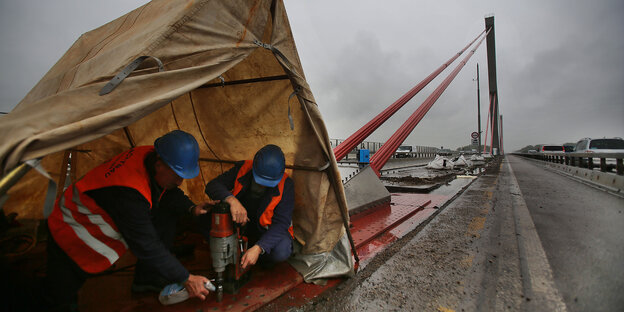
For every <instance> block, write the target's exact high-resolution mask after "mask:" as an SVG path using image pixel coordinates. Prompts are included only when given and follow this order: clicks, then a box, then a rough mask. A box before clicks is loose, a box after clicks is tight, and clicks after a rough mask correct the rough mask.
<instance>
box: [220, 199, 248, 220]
mask: <svg viewBox="0 0 624 312" xmlns="http://www.w3.org/2000/svg"><path fill="white" fill-rule="evenodd" d="M225 201H226V202H227V203H228V204H230V212H231V213H232V220H234V222H236V223H240V224H245V223H247V221H249V218H247V210H246V209H245V207H244V206H243V204H241V202H240V201H238V198H236V196H229V197H228V198H226V199H225Z"/></svg>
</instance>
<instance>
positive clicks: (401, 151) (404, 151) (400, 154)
mask: <svg viewBox="0 0 624 312" xmlns="http://www.w3.org/2000/svg"><path fill="white" fill-rule="evenodd" d="M394 157H395V158H408V157H412V146H411V145H401V146H399V148H397V150H396V152H394Z"/></svg>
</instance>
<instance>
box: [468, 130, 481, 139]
mask: <svg viewBox="0 0 624 312" xmlns="http://www.w3.org/2000/svg"><path fill="white" fill-rule="evenodd" d="M470 137H471V138H473V139H476V138H478V137H479V133H478V132H476V131H475V132H473V133H471V134H470Z"/></svg>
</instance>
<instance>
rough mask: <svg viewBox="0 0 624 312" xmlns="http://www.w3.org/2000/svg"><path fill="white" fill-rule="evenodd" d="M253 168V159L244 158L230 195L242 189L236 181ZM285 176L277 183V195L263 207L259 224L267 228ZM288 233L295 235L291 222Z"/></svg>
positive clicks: (280, 194) (278, 199) (236, 193)
mask: <svg viewBox="0 0 624 312" xmlns="http://www.w3.org/2000/svg"><path fill="white" fill-rule="evenodd" d="M252 169H253V160H245V163H244V164H243V165H242V166H241V167H240V169H238V174H237V175H236V180H235V181H234V189H233V190H232V195H234V196H236V195H238V193H240V191H241V190H242V189H243V185H242V184H241V183H240V182H239V181H238V179H240V178H241V177H242V176H244V175H246V174H247V173H249V171H251V170H252ZM286 178H288V174H287V173H284V176H283V177H282V180H280V182H279V183H278V184H277V189H278V190H279V195H277V196H273V198H272V199H271V202H270V203H269V205H268V206H267V207H266V209H264V212H263V213H262V215H261V216H260V225H261V226H262V227H264V228H265V229H268V228H269V225H271V223H272V219H273V210H275V207H277V205H278V204H279V202H280V201H281V200H282V195H283V194H284V183H285V182H286ZM288 233H290V236H291V237H293V238H294V237H295V235H294V232H293V226H292V224H291V225H290V227H289V228H288Z"/></svg>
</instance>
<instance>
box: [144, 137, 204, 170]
mask: <svg viewBox="0 0 624 312" xmlns="http://www.w3.org/2000/svg"><path fill="white" fill-rule="evenodd" d="M154 148H155V149H156V153H158V156H160V158H161V159H162V160H163V161H164V162H165V163H166V164H167V166H169V168H171V169H172V170H173V171H174V172H175V173H176V174H177V175H178V176H180V177H181V178H184V179H192V178H194V177H196V176H197V175H198V174H199V163H198V160H199V145H198V144H197V141H196V140H195V138H194V137H193V136H192V135H191V134H189V133H186V132H184V131H181V130H173V131H171V132H169V133H167V134H165V135H163V136H161V137H160V138H158V139H156V141H154Z"/></svg>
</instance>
